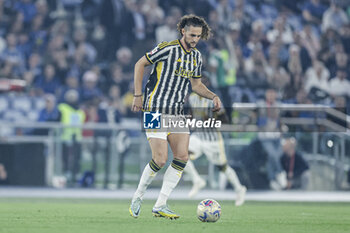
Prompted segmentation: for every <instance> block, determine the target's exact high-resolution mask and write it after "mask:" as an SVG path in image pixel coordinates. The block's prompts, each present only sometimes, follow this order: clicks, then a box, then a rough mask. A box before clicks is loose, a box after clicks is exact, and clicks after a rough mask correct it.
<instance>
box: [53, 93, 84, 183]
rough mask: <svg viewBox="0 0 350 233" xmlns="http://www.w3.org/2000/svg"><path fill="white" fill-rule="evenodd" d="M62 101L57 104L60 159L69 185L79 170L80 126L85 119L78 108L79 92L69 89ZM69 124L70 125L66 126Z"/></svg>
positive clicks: (74, 180) (74, 179)
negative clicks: (60, 126) (61, 127)
mask: <svg viewBox="0 0 350 233" xmlns="http://www.w3.org/2000/svg"><path fill="white" fill-rule="evenodd" d="M64 101H65V102H64V103H61V104H59V105H58V109H59V111H60V115H61V119H60V121H61V123H62V125H63V126H64V128H63V129H62V134H61V140H62V159H63V161H62V162H63V172H64V173H65V176H66V178H67V180H68V184H69V185H70V186H72V185H74V184H75V182H76V175H77V173H78V172H80V158H81V139H82V130H81V128H78V127H74V126H80V125H82V124H83V123H84V121H85V117H86V116H85V113H84V111H82V110H80V109H79V102H78V101H79V93H78V92H77V91H76V90H69V91H67V92H66V94H65V95H64ZM67 126H70V127H67Z"/></svg>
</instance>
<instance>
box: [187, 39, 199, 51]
mask: <svg viewBox="0 0 350 233" xmlns="http://www.w3.org/2000/svg"><path fill="white" fill-rule="evenodd" d="M185 44H186V46H187V48H191V49H193V48H195V47H196V45H197V43H195V42H193V43H191V42H187V40H186V39H185Z"/></svg>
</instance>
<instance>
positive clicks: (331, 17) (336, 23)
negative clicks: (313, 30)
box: [322, 0, 349, 32]
mask: <svg viewBox="0 0 350 233" xmlns="http://www.w3.org/2000/svg"><path fill="white" fill-rule="evenodd" d="M348 23H349V19H348V16H347V15H346V13H345V11H344V10H343V9H342V8H341V5H340V3H339V1H337V0H331V6H330V7H329V8H328V10H326V12H325V13H324V14H323V18H322V30H323V31H324V32H326V31H327V29H329V28H331V29H334V30H336V31H338V32H339V30H340V28H341V27H342V26H343V25H345V24H348Z"/></svg>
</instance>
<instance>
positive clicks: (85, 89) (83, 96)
mask: <svg viewBox="0 0 350 233" xmlns="http://www.w3.org/2000/svg"><path fill="white" fill-rule="evenodd" d="M98 78H99V77H98V76H97V74H96V73H95V72H94V71H91V70H89V71H86V72H85V73H84V75H83V85H82V87H81V89H80V100H81V101H82V102H86V101H92V100H95V99H96V98H98V97H100V96H101V94H102V93H101V91H100V89H99V88H98V86H97V83H98Z"/></svg>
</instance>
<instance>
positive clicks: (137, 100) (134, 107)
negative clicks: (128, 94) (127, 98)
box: [131, 96, 142, 112]
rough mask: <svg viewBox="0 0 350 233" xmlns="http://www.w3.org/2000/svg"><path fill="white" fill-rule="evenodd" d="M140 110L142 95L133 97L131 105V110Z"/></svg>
mask: <svg viewBox="0 0 350 233" xmlns="http://www.w3.org/2000/svg"><path fill="white" fill-rule="evenodd" d="M141 110H142V96H138V97H134V99H133V101H132V105H131V111H133V112H138V111H141Z"/></svg>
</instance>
